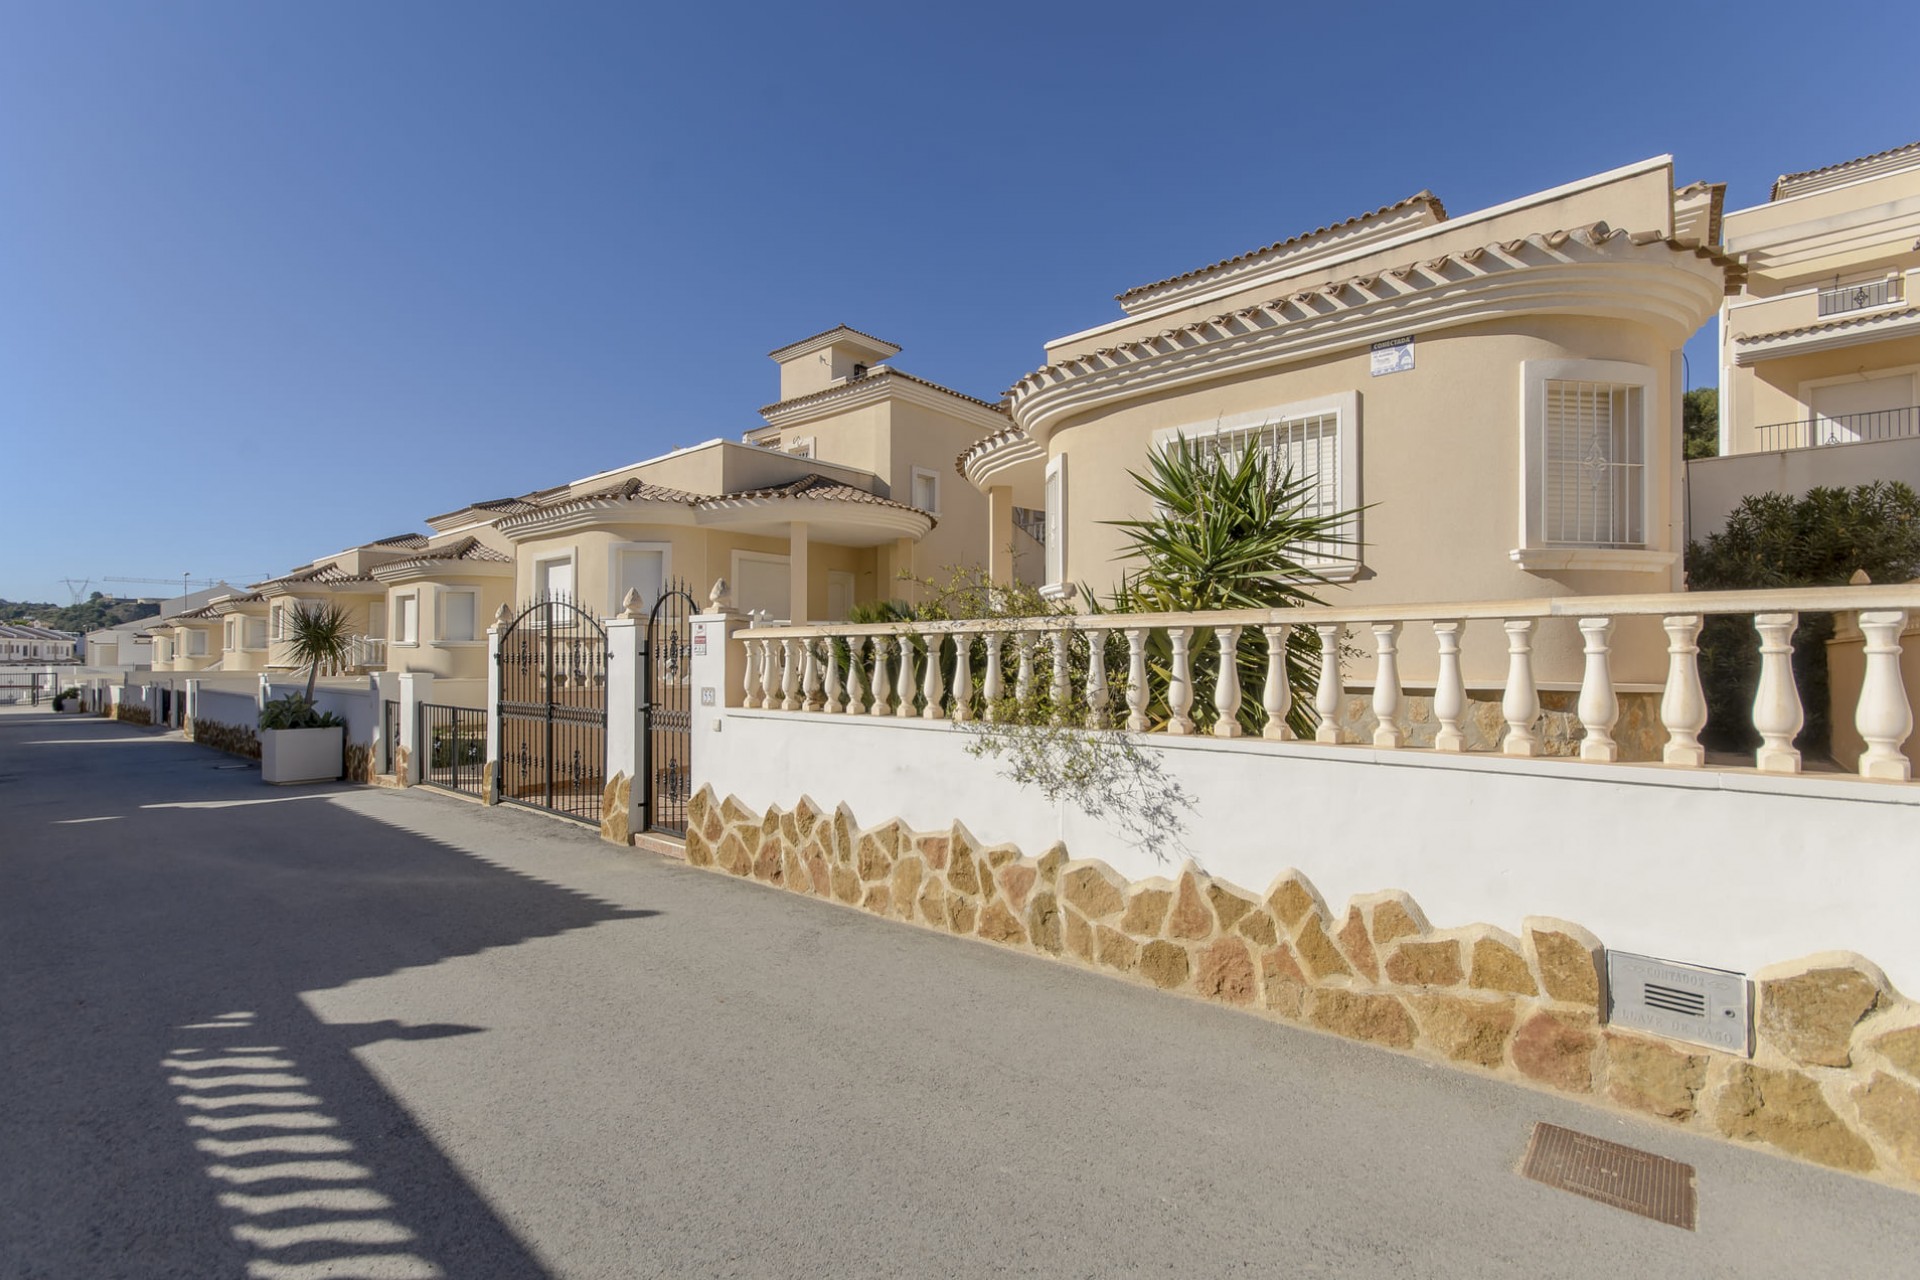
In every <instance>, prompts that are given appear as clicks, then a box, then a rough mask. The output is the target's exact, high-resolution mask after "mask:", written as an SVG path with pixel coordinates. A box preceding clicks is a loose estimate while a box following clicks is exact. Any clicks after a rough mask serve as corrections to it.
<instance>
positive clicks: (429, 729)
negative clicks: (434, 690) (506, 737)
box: [414, 702, 487, 797]
mask: <svg viewBox="0 0 1920 1280" xmlns="http://www.w3.org/2000/svg"><path fill="white" fill-rule="evenodd" d="M414 741H415V742H416V743H418V744H419V746H420V750H421V751H423V752H424V753H425V754H424V755H423V756H422V757H421V760H420V782H421V785H423V786H428V787H444V788H446V789H447V790H448V791H458V792H461V793H462V794H465V795H470V796H476V797H477V796H478V795H479V794H480V780H481V777H482V774H483V772H484V770H485V768H486V763H487V711H486V708H485V707H449V706H442V705H439V704H436V703H431V702H423V703H421V704H420V729H419V732H418V733H417V734H415V735H414Z"/></svg>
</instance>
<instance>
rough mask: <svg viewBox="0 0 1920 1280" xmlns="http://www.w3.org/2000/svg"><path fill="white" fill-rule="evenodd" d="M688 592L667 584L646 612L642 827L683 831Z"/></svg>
mask: <svg viewBox="0 0 1920 1280" xmlns="http://www.w3.org/2000/svg"><path fill="white" fill-rule="evenodd" d="M694 608H695V606H694V603H693V596H692V595H691V594H689V593H688V591H687V588H686V584H685V583H682V582H671V583H668V584H667V588H666V590H665V591H663V592H661V594H660V598H659V599H658V600H656V601H654V605H653V612H652V613H651V614H649V615H648V616H647V647H646V650H645V653H646V660H645V670H643V671H642V672H641V673H640V697H641V699H642V701H641V705H640V712H641V715H642V717H643V719H642V724H643V726H644V728H643V730H642V732H641V734H640V744H641V745H640V750H641V753H642V756H641V771H642V776H644V777H645V778H646V779H647V786H646V797H645V803H646V815H645V817H644V819H643V821H642V829H643V830H646V831H665V832H670V833H671V834H673V835H681V836H683V835H685V834H686V833H687V800H688V798H689V797H690V796H691V795H692V794H693V773H692V770H691V768H690V767H689V766H690V763H691V761H690V756H691V754H692V750H693V697H692V695H693V622H692V618H693V614H694Z"/></svg>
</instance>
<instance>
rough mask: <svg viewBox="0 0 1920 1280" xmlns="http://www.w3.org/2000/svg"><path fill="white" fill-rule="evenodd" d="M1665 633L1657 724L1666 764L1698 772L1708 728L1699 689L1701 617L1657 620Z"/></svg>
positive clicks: (1685, 615)
mask: <svg viewBox="0 0 1920 1280" xmlns="http://www.w3.org/2000/svg"><path fill="white" fill-rule="evenodd" d="M1660 625H1661V626H1662V627H1663V628H1665V629H1666V633H1667V687H1666V690H1665V691H1664V692H1663V693H1662V694H1661V695H1660V723H1661V724H1662V725H1664V726H1665V727H1666V730H1667V745H1666V747H1665V748H1664V749H1663V750H1662V751H1661V753H1660V759H1661V761H1662V762H1663V763H1666V764H1675V765H1681V766H1683V767H1685V768H1689V769H1698V768H1699V767H1700V766H1701V765H1703V764H1705V763H1706V762H1707V749H1706V748H1705V747H1703V746H1701V745H1700V731H1701V730H1702V729H1704V728H1706V727H1707V695H1706V692H1705V691H1704V690H1702V689H1701V687H1700V615H1699V614H1697V613H1670V614H1668V615H1667V616H1666V617H1664V618H1662V619H1660Z"/></svg>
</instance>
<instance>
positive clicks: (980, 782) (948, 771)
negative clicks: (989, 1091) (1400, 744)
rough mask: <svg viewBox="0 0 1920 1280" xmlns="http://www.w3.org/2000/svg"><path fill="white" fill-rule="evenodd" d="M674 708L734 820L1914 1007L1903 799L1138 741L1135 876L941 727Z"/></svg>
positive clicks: (1113, 829)
mask: <svg viewBox="0 0 1920 1280" xmlns="http://www.w3.org/2000/svg"><path fill="white" fill-rule="evenodd" d="M712 625H714V627H715V631H716V633H717V631H718V624H717V623H716V624H712ZM722 647H723V646H721V645H720V644H717V643H716V644H712V645H710V646H709V649H710V652H712V653H717V652H718V651H719V650H720V649H721V648H722ZM719 671H720V665H719V663H718V662H717V661H716V660H715V659H714V658H713V657H708V658H707V659H706V660H705V661H704V663H703V662H702V661H701V660H700V659H696V666H695V672H694V681H695V684H696V686H707V687H715V688H716V689H718V688H720V687H721V684H722V682H721V678H720V675H719ZM717 700H718V701H722V702H724V700H725V698H724V695H722V696H721V697H720V698H718V699H717ZM695 701H696V705H695V708H694V750H693V768H694V785H695V786H696V787H699V786H702V785H711V786H712V787H713V789H714V791H715V793H716V794H717V795H719V796H722V797H724V796H726V795H728V794H732V795H735V796H738V797H739V799H740V800H741V801H742V803H744V804H746V805H748V806H749V807H750V808H753V809H755V810H756V811H757V810H760V809H763V808H765V807H766V806H768V805H775V804H777V805H780V806H782V807H791V806H792V805H793V804H794V803H795V802H796V801H797V800H798V799H799V798H800V797H801V796H808V797H810V798H811V799H812V800H813V801H814V803H815V804H817V805H819V806H820V807H821V808H823V809H826V810H829V811H830V810H832V809H833V808H834V807H836V806H837V805H840V804H845V805H847V806H848V807H850V808H851V809H852V811H853V814H854V816H855V818H856V819H857V820H858V821H859V822H860V823H861V824H863V825H868V826H871V825H874V824H877V823H881V822H884V821H886V820H887V819H890V818H899V819H900V820H901V821H903V822H905V823H906V824H907V825H909V826H911V827H914V828H916V829H921V830H928V829H939V828H943V827H945V826H947V825H948V824H949V823H951V822H954V821H956V820H958V821H960V822H961V823H962V824H963V825H965V826H966V828H967V829H968V830H969V831H971V832H972V833H973V834H974V836H975V837H976V838H978V839H980V840H982V841H985V842H988V843H1000V842H1009V843H1012V844H1016V845H1018V846H1019V847H1020V848H1021V850H1022V852H1024V853H1027V854H1039V853H1042V852H1044V851H1045V850H1046V848H1047V847H1048V846H1049V845H1050V844H1052V843H1053V842H1054V841H1055V840H1064V841H1065V842H1066V844H1067V848H1068V850H1069V852H1070V854H1071V855H1072V856H1074V857H1081V858H1101V859H1104V860H1106V861H1107V862H1109V863H1111V864H1113V866H1115V867H1116V868H1117V869H1118V870H1120V871H1121V872H1122V873H1123V874H1125V875H1127V876H1130V877H1134V878H1141V877H1146V876H1154V875H1167V874H1170V873H1172V872H1174V871H1175V870H1176V869H1177V866H1178V861H1179V858H1180V857H1182V856H1192V857H1193V858H1194V859H1195V860H1196V861H1197V862H1198V863H1200V864H1201V865H1202V866H1203V867H1204V868H1205V869H1206V870H1207V871H1209V872H1211V873H1212V874H1215V875H1218V876H1221V877H1223V878H1225V879H1227V880H1230V881H1232V882H1234V883H1236V884H1239V885H1242V886H1244V887H1246V888H1248V889H1253V890H1255V891H1264V890H1265V889H1266V887H1267V886H1268V885H1269V884H1270V883H1271V882H1272V880H1273V879H1274V877H1275V876H1276V875H1278V874H1279V873H1280V872H1281V871H1282V870H1283V869H1285V868H1288V867H1298V868H1299V869H1300V870H1301V871H1303V872H1305V873H1306V875H1307V877H1308V878H1309V879H1311V880H1312V881H1313V882H1314V884H1316V885H1317V886H1318V887H1319V888H1320V890H1321V892H1322V893H1323V894H1324V895H1325V896H1326V898H1327V901H1328V903H1329V905H1330V906H1332V907H1333V908H1334V910H1336V911H1341V910H1342V908H1343V907H1344V904H1345V901H1346V899H1347V898H1348V897H1349V896H1350V895H1353V894H1358V893H1368V892H1373V891H1375V890H1380V889H1404V890H1406V891H1407V892H1408V893H1410V894H1412V895H1413V896H1414V898H1415V899H1416V900H1417V901H1418V902H1419V903H1420V904H1421V906H1422V907H1424V908H1425V910H1426V912H1427V916H1428V918H1429V919H1430V920H1431V921H1432V922H1433V924H1434V925H1435V926H1436V927H1439V928H1448V927H1454V926H1459V925H1466V924H1471V923H1477V922H1486V923H1490V924H1494V925H1497V926H1499V927H1501V928H1504V929H1507V930H1510V931H1516V930H1517V929H1518V926H1519V924H1520V921H1521V918H1522V917H1523V916H1528V915H1552V916H1559V917H1562V918H1565V919H1568V920H1572V921H1575V922H1577V923H1579V924H1582V925H1585V926H1586V927H1587V928H1589V929H1591V930H1593V932H1594V933H1595V934H1597V935H1598V936H1599V937H1600V939H1601V940H1602V941H1603V942H1605V943H1606V944H1607V945H1608V946H1610V947H1614V948H1618V949H1620V950H1624V951H1636V952H1643V953H1646V954H1650V955H1656V956H1662V957H1666V958H1669V959H1676V960H1685V961H1689V962H1692V963H1696V964H1704V965H1711V966H1716V967H1719V968H1726V969H1735V970H1740V971H1743V972H1751V971H1752V970H1754V969H1756V968H1759V967H1760V966H1762V965H1765V964H1770V963H1773V962H1776V961H1781V960H1789V959H1793V958H1796V957H1798V956H1802V955H1805V954H1808V953H1810V952H1814V951H1823V950H1831V949H1846V950H1853V951H1858V952H1861V953H1862V954H1864V955H1865V956H1867V957H1868V958H1869V959H1871V960H1874V961H1875V962H1877V963H1878V964H1880V965H1881V966H1882V967H1883V968H1885V969H1886V971H1887V973H1888V976H1889V977H1890V978H1891V979H1892V980H1893V981H1894V982H1895V984H1896V985H1899V986H1900V987H1902V988H1903V989H1904V990H1906V991H1908V992H1915V993H1920V929H1916V928H1915V927H1914V904H1915V903H1916V902H1920V856H1916V850H1917V849H1920V840H1916V837H1915V833H1916V831H1920V786H1907V785H1897V784H1879V783H1863V782H1859V781H1855V780H1851V779H1848V778H1845V777H1818V776H1812V777H1784V778H1762V777H1759V776H1758V775H1755V774H1751V773H1723V772H1713V771H1683V770H1669V769H1666V768H1664V767H1660V766H1648V765H1599V764H1583V763H1578V762H1573V761H1566V760H1508V759H1504V758H1497V757H1487V756H1478V755H1476V756H1467V757H1446V756H1440V755H1437V754H1435V753H1432V752H1424V751H1420V752H1416V751H1384V750H1375V749H1373V748H1371V747H1324V746H1319V745H1316V744H1310V743H1270V742H1264V741H1259V740H1253V741H1247V740H1238V741H1227V740H1215V739H1183V740H1175V739H1170V738H1165V737H1160V736H1155V737H1153V738H1149V739H1146V740H1145V742H1146V745H1145V746H1144V747H1143V751H1144V753H1145V755H1146V758H1147V759H1149V760H1150V761H1153V762H1156V763H1157V764H1158V765H1159V766H1160V767H1161V768H1163V769H1164V770H1165V772H1166V776H1167V777H1168V778H1171V779H1173V780H1175V781H1177V782H1178V784H1179V785H1180V787H1181V788H1182V789H1184V791H1185V792H1186V793H1187V794H1188V795H1190V796H1191V797H1192V800H1193V804H1192V806H1191V808H1190V809H1188V810H1186V811H1185V813H1184V820H1183V823H1182V826H1183V828H1184V832H1183V837H1182V838H1183V840H1184V845H1185V849H1184V850H1180V849H1174V850H1171V851H1162V853H1161V854H1160V855H1158V856H1156V854H1155V853H1153V852H1150V851H1148V850H1147V849H1145V848H1142V847H1141V846H1140V844H1139V842H1138V839H1137V837H1136V836H1135V835H1134V834H1133V833H1131V832H1129V831H1128V830H1127V829H1125V827H1124V826H1123V825H1121V824H1115V823H1110V822H1102V821H1096V820H1094V819H1090V818H1088V817H1087V816H1086V815H1085V814H1084V813H1082V812H1081V811H1080V810H1079V809H1077V808H1076V807H1075V806H1073V805H1071V804H1067V803H1058V804H1054V803H1048V802H1047V801H1046V800H1044V799H1043V798H1042V796H1041V795H1040V792H1039V791H1038V790H1037V789H1036V788H1034V787H1032V786H1022V785H1018V784H1016V783H1015V782H1013V781H1011V780H1010V779H1008V778H1006V777H1003V776H1002V770H1003V766H1002V765H1001V764H1000V763H998V762H997V761H995V760H993V759H992V758H975V757H973V756H971V755H969V754H968V752H967V746H968V744H969V743H970V742H972V741H974V739H973V738H972V737H971V736H970V735H969V734H968V732H967V731H966V730H964V729H961V728H959V727H957V726H954V725H952V724H949V723H946V722H944V721H934V722H925V721H920V720H899V719H892V718H888V719H884V720H876V719H872V718H868V717H850V716H829V715H807V714H796V713H786V712H767V711H748V710H743V709H741V708H738V707H734V708H725V707H701V706H699V705H698V697H697V695H696V700H695Z"/></svg>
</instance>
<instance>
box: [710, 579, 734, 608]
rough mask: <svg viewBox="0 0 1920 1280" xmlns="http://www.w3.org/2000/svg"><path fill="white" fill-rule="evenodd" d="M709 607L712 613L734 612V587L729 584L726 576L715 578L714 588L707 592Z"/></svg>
mask: <svg viewBox="0 0 1920 1280" xmlns="http://www.w3.org/2000/svg"><path fill="white" fill-rule="evenodd" d="M707 609H708V610H709V611H710V612H712V613H732V612H734V608H733V588H732V587H730V586H728V585H727V580H726V579H725V578H715V579H714V580H713V589H712V590H711V591H709V592H707Z"/></svg>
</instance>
